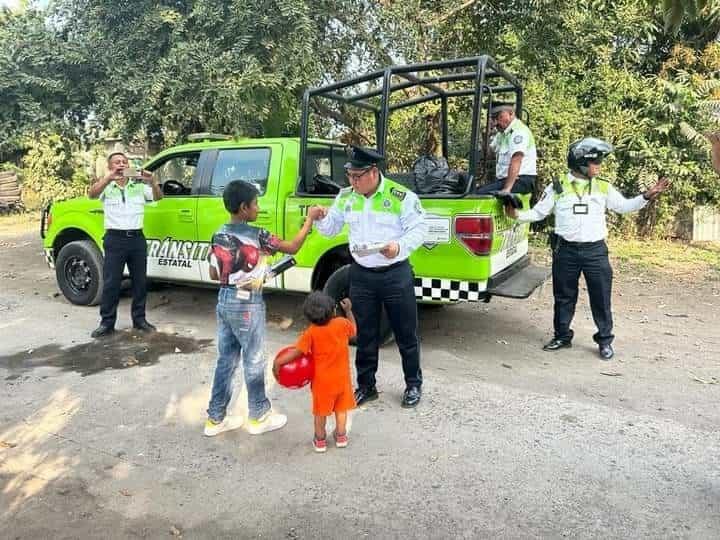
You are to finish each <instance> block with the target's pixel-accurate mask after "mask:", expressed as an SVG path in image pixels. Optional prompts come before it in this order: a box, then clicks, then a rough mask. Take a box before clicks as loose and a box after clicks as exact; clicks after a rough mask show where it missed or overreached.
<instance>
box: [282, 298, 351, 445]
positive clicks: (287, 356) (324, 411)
mask: <svg viewBox="0 0 720 540" xmlns="http://www.w3.org/2000/svg"><path fill="white" fill-rule="evenodd" d="M340 306H341V307H342V309H343V311H344V312H345V317H347V318H343V317H336V316H335V300H334V299H333V298H331V297H330V296H328V295H327V294H325V293H322V292H320V291H315V292H312V293H310V294H309V295H308V297H307V298H306V299H305V304H304V305H303V312H304V313H305V317H307V319H308V320H309V321H310V323H311V324H310V327H309V328H308V329H307V330H305V332H303V334H302V335H301V336H300V339H298V341H297V343H296V344H295V346H294V347H293V348H291V349H290V350H288V351H287V352H285V353H284V354H282V355H280V356H278V358H277V359H276V360H275V365H274V367H273V372H274V373H275V376H276V377H277V372H278V369H280V366H282V365H283V364H287V363H288V362H292V361H293V360H295V359H296V358H299V357H300V356H301V355H303V354H306V355H309V356H311V357H312V359H313V362H314V363H315V375H314V377H313V380H312V386H311V388H312V399H313V415H315V437H314V438H313V447H314V448H315V451H316V452H325V451H326V450H327V441H326V438H327V434H326V432H325V423H326V420H327V417H328V416H330V415H331V414H333V413H334V414H335V446H337V447H338V448H345V447H346V446H347V445H348V436H347V413H348V411H349V410H351V409H354V408H355V397H354V395H353V389H352V383H351V381H350V355H349V353H348V340H349V339H350V338H351V337H353V336H355V334H356V332H357V328H356V326H355V317H354V316H353V313H352V309H351V308H352V303H351V302H350V299H349V298H345V299H343V300H341V301H340Z"/></svg>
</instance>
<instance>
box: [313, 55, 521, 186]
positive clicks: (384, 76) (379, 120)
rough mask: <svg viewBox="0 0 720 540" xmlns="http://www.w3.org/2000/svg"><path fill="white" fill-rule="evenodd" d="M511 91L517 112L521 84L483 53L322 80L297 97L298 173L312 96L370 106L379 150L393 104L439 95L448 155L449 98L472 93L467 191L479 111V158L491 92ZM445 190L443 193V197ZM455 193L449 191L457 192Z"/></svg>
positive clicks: (473, 167) (474, 157) (487, 126)
mask: <svg viewBox="0 0 720 540" xmlns="http://www.w3.org/2000/svg"><path fill="white" fill-rule="evenodd" d="M443 69H445V70H448V69H454V70H461V71H456V72H451V73H447V74H444V75H435V74H432V73H430V74H428V72H432V71H438V70H443ZM393 76H397V77H399V78H402V79H404V81H403V82H400V83H396V84H392V78H393ZM380 80H381V81H382V86H381V87H380V88H376V89H373V90H370V91H366V92H364V93H355V94H353V95H350V96H343V95H341V94H339V93H338V91H341V90H347V89H350V88H352V87H354V86H358V85H362V84H364V83H368V82H371V81H380ZM458 81H473V82H474V86H473V87H472V88H466V89H462V90H447V89H445V88H442V87H441V86H438V84H440V83H448V82H458ZM419 86H421V87H424V88H425V89H427V90H429V93H428V94H426V95H422V96H418V97H414V98H410V99H406V100H405V101H401V102H399V103H394V104H391V103H390V96H391V95H392V94H393V93H394V92H397V91H400V90H404V89H407V88H412V87H419ZM510 92H512V93H514V94H515V112H516V115H517V116H518V117H520V115H521V112H522V107H523V89H522V86H521V85H520V82H519V81H518V79H517V78H516V77H515V76H514V75H512V74H510V73H508V72H507V71H505V70H504V69H503V68H502V67H500V66H499V65H498V63H497V62H496V61H495V60H494V59H493V58H491V57H490V56H488V55H481V56H474V57H469V58H460V59H456V60H446V61H434V62H425V63H420V64H409V65H400V66H390V67H387V68H385V69H383V70H378V71H373V72H371V73H367V74H365V75H361V76H358V77H354V78H352V79H347V80H344V81H340V82H337V83H333V84H329V85H326V86H322V87H318V88H312V89H309V90H306V91H305V93H304V95H303V102H302V118H301V123H300V163H299V176H300V178H301V177H302V175H303V174H304V171H305V160H306V155H307V145H308V127H309V115H310V109H311V107H310V103H311V100H312V99H313V98H317V97H321V98H326V99H331V100H334V101H337V102H340V103H342V104H344V105H347V106H354V107H357V108H360V109H364V110H367V111H370V112H372V113H373V114H374V116H375V136H376V141H377V146H378V150H379V151H380V152H382V153H383V154H384V153H385V147H386V139H387V128H388V119H389V117H390V113H391V112H392V111H395V110H399V109H404V108H406V107H411V106H413V105H418V104H420V103H425V102H427V101H433V100H438V99H439V100H440V101H441V122H440V123H441V131H442V153H443V156H444V157H445V158H447V157H448V99H450V98H453V97H460V96H473V105H472V131H471V135H470V155H469V156H468V163H469V171H468V174H469V181H468V183H467V186H466V189H465V193H463V194H460V195H459V196H460V197H462V196H463V195H466V194H467V193H468V192H469V191H470V190H471V189H472V186H474V184H475V180H476V179H475V171H476V170H477V166H478V152H477V148H478V137H479V135H480V120H481V118H480V116H481V111H482V110H483V109H484V110H485V111H486V121H485V133H484V135H485V136H484V137H483V150H484V151H483V153H482V156H483V157H482V161H483V162H485V161H486V160H487V150H488V144H489V132H490V114H489V109H490V103H491V102H492V100H493V96H494V95H496V94H507V93H510ZM377 96H380V98H381V99H380V105H379V106H378V105H374V104H372V103H369V102H368V101H367V99H368V98H372V97H377ZM447 196H448V195H445V197H447ZM457 196H458V195H450V197H457Z"/></svg>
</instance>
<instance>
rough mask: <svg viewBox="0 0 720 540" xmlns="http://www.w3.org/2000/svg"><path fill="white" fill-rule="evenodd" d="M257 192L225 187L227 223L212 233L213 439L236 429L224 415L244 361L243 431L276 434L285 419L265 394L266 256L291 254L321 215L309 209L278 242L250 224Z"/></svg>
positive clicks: (208, 428) (243, 185)
mask: <svg viewBox="0 0 720 540" xmlns="http://www.w3.org/2000/svg"><path fill="white" fill-rule="evenodd" d="M257 198H258V191H257V189H256V188H255V186H253V185H252V184H249V183H247V182H242V181H239V180H236V181H233V182H230V183H229V184H228V185H227V186H225V190H224V192H223V202H224V203H225V209H226V210H227V211H228V212H229V213H230V223H227V224H225V225H223V226H222V227H221V228H220V230H219V231H218V232H217V233H215V235H214V236H213V240H212V251H211V253H210V256H209V258H210V277H211V278H212V279H214V280H217V281H220V291H219V292H218V303H217V322H218V337H217V342H218V359H217V365H216V368H215V375H214V377H213V386H212V394H211V396H210V404H209V406H208V419H207V421H206V422H205V431H204V432H205V435H206V436H208V437H213V436H215V435H218V434H220V433H222V432H223V431H228V430H231V429H237V428H239V427H240V426H241V425H242V423H243V419H242V417H236V416H228V415H226V412H227V407H228V404H229V403H230V399H231V397H232V381H233V375H234V373H235V369H236V368H237V366H238V363H239V362H240V361H241V360H242V363H243V372H244V376H245V384H246V385H247V394H248V426H247V431H248V432H249V433H251V434H253V435H259V434H261V433H266V432H268V431H273V430H276V429H280V428H281V427H283V426H284V425H285V423H286V422H287V417H286V416H285V415H283V414H278V413H276V412H274V411H273V410H272V408H271V406H270V401H269V400H268V398H267V396H266V395H265V365H266V362H265V355H264V351H263V342H264V338H265V302H264V300H263V296H262V286H263V283H264V281H265V276H266V272H267V264H266V262H265V258H266V256H267V255H273V254H275V253H277V252H282V253H289V254H294V253H297V251H298V250H299V249H300V246H302V244H303V242H304V241H305V238H306V237H307V235H308V233H309V232H310V229H311V228H312V222H313V220H314V219H317V218H318V217H319V216H320V209H319V208H317V207H313V208H310V209H309V210H308V216H307V218H306V220H305V223H304V224H303V226H302V228H301V229H300V231H299V232H298V233H297V235H296V236H295V238H293V239H292V240H290V241H288V240H281V239H279V238H278V237H277V236H275V235H273V234H271V233H270V232H269V231H268V230H266V229H262V228H260V227H255V226H254V225H251V224H250V223H252V222H253V221H255V220H256V219H257V214H258V210H259V208H258V201H257Z"/></svg>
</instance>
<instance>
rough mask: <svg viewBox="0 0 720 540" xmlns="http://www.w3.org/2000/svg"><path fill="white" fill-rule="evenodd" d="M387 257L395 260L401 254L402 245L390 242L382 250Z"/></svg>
mask: <svg viewBox="0 0 720 540" xmlns="http://www.w3.org/2000/svg"><path fill="white" fill-rule="evenodd" d="M380 253H382V254H383V255H384V256H385V257H387V258H388V259H394V258H395V257H397V256H398V253H400V244H398V243H397V242H388V244H387V245H386V246H385V247H384V248H382V249H381V250H380Z"/></svg>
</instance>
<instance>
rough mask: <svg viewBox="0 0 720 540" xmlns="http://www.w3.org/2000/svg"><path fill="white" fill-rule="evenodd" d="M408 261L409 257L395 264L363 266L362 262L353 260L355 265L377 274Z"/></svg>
mask: <svg viewBox="0 0 720 540" xmlns="http://www.w3.org/2000/svg"><path fill="white" fill-rule="evenodd" d="M407 262H408V260H407V259H403V260H402V261H399V262H396V263H393V264H389V265H387V266H376V267H375V268H368V267H367V266H363V265H362V264H360V263H359V262H357V261H353V264H354V265H355V266H357V267H358V268H360V269H361V270H367V271H368V272H373V273H375V274H381V273H383V272H387V271H388V270H392V269H393V268H398V267H400V266H402V265H404V264H407Z"/></svg>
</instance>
